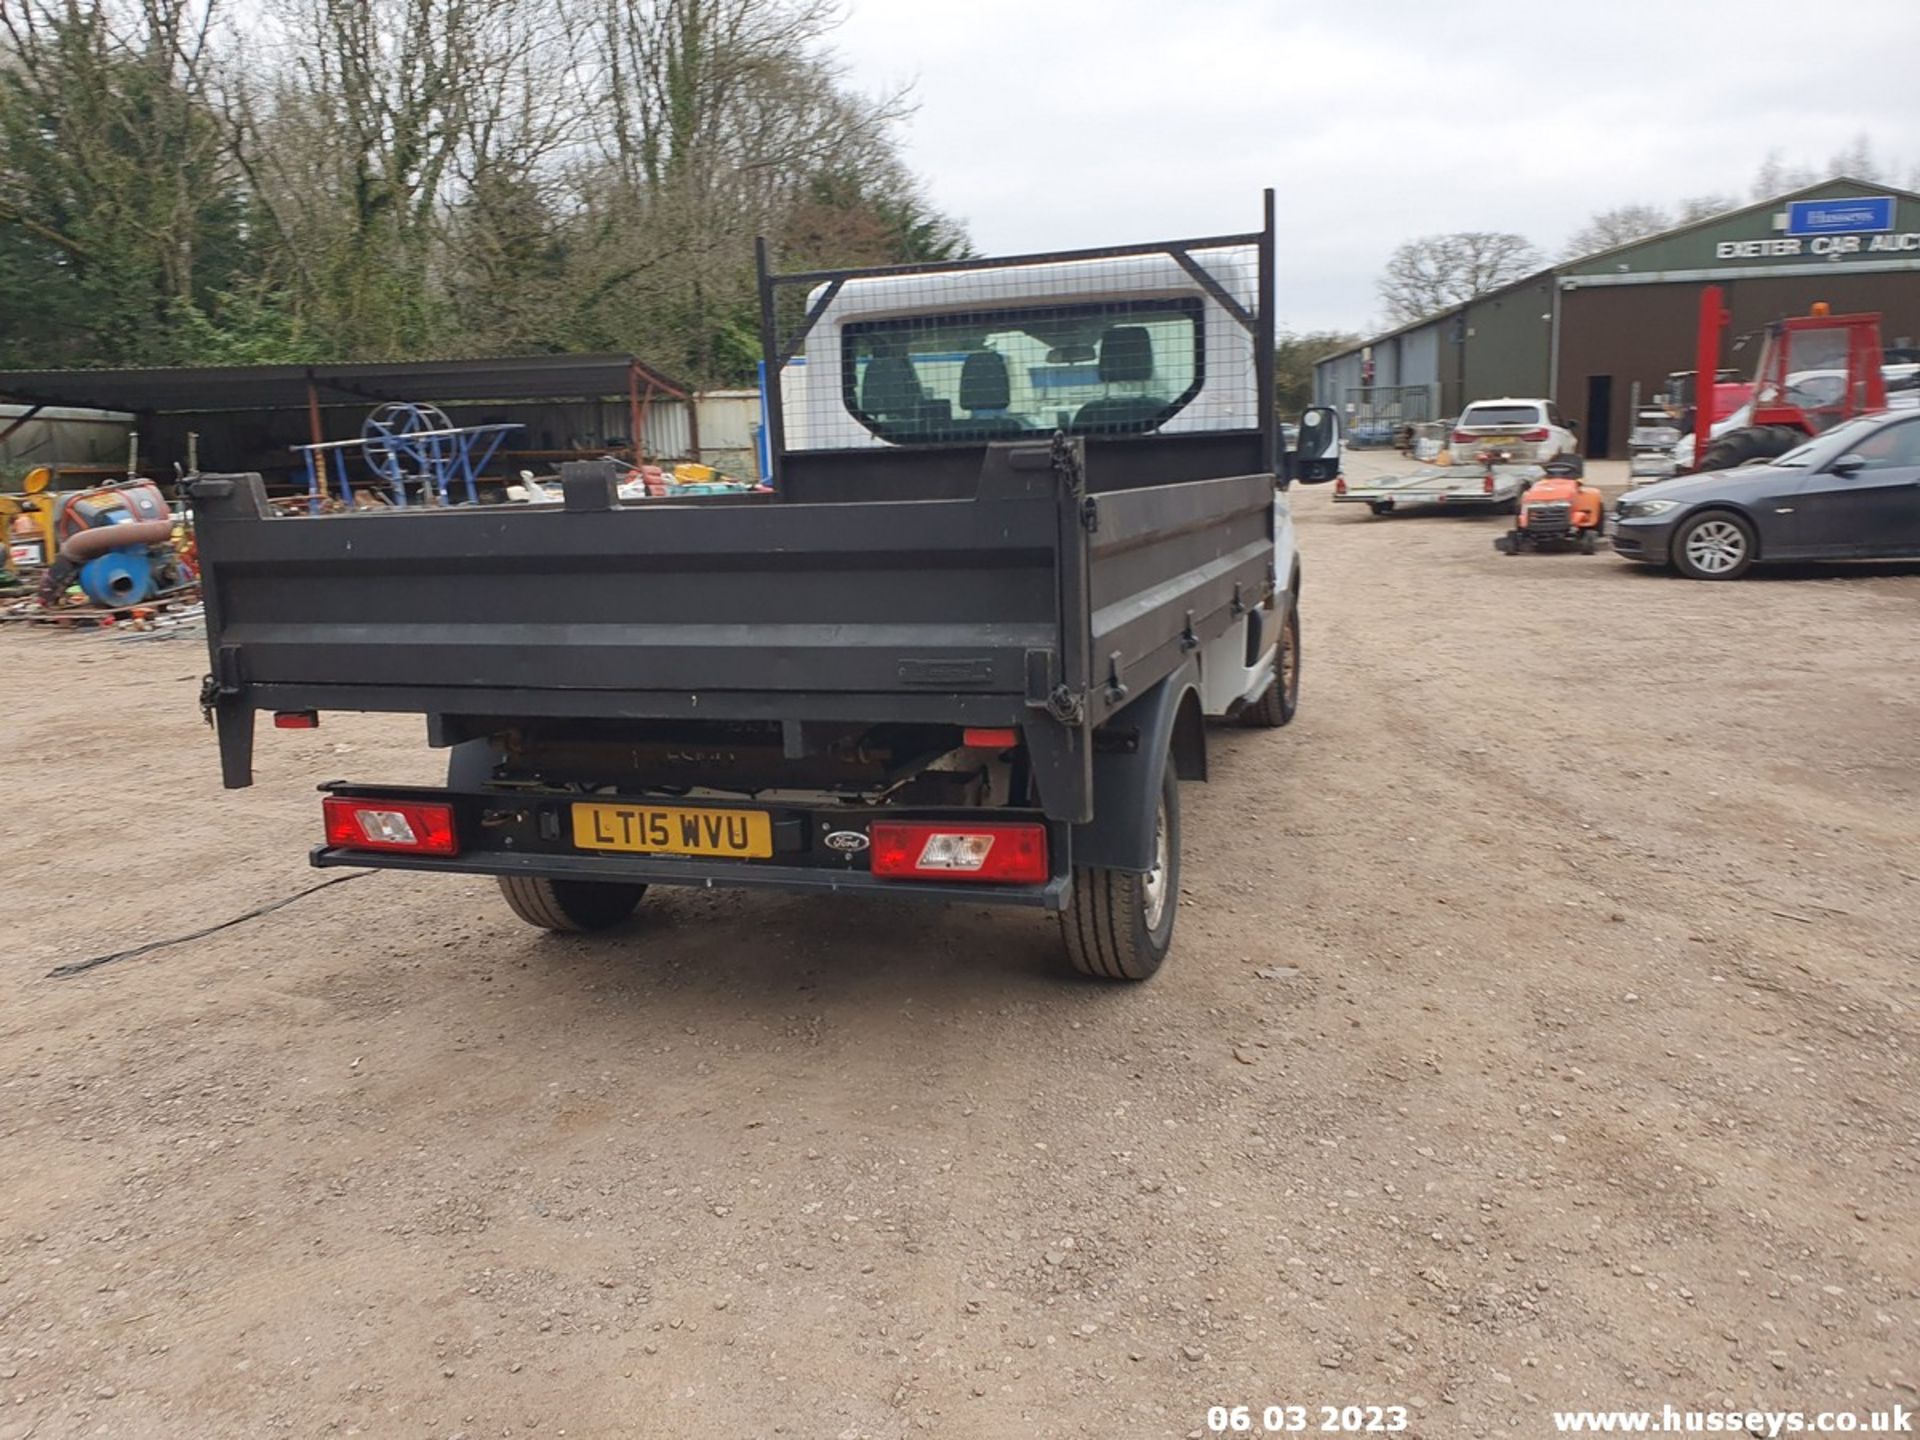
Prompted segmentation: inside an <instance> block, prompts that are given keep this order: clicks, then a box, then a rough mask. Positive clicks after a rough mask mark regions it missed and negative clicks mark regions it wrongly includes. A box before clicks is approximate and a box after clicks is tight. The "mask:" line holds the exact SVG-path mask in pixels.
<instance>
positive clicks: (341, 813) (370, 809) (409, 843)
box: [320, 795, 460, 855]
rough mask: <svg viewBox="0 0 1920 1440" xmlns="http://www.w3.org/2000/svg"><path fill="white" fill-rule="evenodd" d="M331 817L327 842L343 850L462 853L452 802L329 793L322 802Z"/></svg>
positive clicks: (419, 853)
mask: <svg viewBox="0 0 1920 1440" xmlns="http://www.w3.org/2000/svg"><path fill="white" fill-rule="evenodd" d="M320 808H321V810H322V812H323V813H324V814H325V816H326V821H327V844H329V845H332V846H335V847H336V848H338V849H342V850H392V851H400V852H402V853H405V854H408V855H458V854H459V853H460V841H459V839H458V838H457V837H456V836H455V835H454V833H453V807H452V806H451V805H422V804H420V803H419V802H417V801H413V800H378V799H372V800H369V799H360V800H347V799H343V798H341V797H340V796H338V795H329V796H327V798H326V799H324V800H322V801H321V802H320Z"/></svg>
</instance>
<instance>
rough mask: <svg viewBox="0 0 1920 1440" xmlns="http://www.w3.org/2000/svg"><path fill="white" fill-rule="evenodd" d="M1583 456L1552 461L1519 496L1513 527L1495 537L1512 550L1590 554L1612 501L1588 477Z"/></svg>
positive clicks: (1501, 547)
mask: <svg viewBox="0 0 1920 1440" xmlns="http://www.w3.org/2000/svg"><path fill="white" fill-rule="evenodd" d="M1586 473H1587V471H1586V466H1585V465H1584V464H1582V463H1581V460H1580V457H1579V456H1578V455H1562V456H1560V457H1558V458H1557V459H1554V460H1549V461H1548V462H1547V464H1546V467H1545V469H1544V471H1543V473H1542V474H1541V476H1540V478H1539V479H1538V480H1536V481H1534V482H1533V484H1531V485H1529V486H1528V487H1527V491H1526V494H1524V495H1522V496H1521V497H1520V514H1519V518H1517V519H1516V520H1515V521H1514V522H1513V529H1511V530H1509V531H1508V532H1507V533H1506V534H1505V535H1502V536H1500V537H1499V538H1498V539H1496V540H1495V541H1494V542H1493V548H1494V549H1496V550H1504V551H1506V553H1507V554H1509V555H1518V554H1521V553H1522V552H1523V551H1527V550H1578V551H1579V552H1580V553H1581V554H1582V555H1591V554H1593V552H1594V551H1595V550H1596V549H1598V548H1599V546H1600V537H1601V534H1602V533H1603V532H1604V531H1605V529H1606V526H1607V502H1606V500H1605V499H1604V498H1603V497H1602V496H1601V494H1600V492H1599V491H1598V490H1597V489H1595V488H1594V487H1593V486H1591V485H1589V484H1587V482H1586Z"/></svg>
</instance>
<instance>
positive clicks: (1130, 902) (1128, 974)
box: [1060, 755, 1180, 980]
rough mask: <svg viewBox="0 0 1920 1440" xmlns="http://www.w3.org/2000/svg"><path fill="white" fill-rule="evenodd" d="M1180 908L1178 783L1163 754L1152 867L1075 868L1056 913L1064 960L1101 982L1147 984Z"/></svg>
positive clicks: (1167, 945) (1163, 956)
mask: <svg viewBox="0 0 1920 1440" xmlns="http://www.w3.org/2000/svg"><path fill="white" fill-rule="evenodd" d="M1179 909H1180V779H1179V777H1178V776H1177V775H1175V774H1174V772H1173V757H1172V756H1171V755H1169V756H1168V757H1167V766H1166V777H1165V778H1164V779H1163V780H1162V781H1161V782H1160V805H1159V809H1158V811H1157V812H1156V815H1155V820H1154V836H1153V869H1151V870H1149V871H1148V872H1147V873H1146V874H1144V875H1142V874H1140V873H1139V872H1137V871H1133V870H1108V869H1104V868H1095V867H1092V866H1076V867H1075V868H1074V872H1073V900H1072V903H1071V904H1069V905H1068V907H1067V908H1066V910H1065V911H1063V912H1062V913H1061V916H1060V935H1061V939H1062V940H1063V941H1065V943H1066V950H1067V959H1068V961H1069V962H1070V963H1071V964H1072V965H1073V968H1074V969H1075V970H1078V971H1079V972H1080V973H1081V974H1082V975H1091V976H1093V977H1094V978H1095V979H1098V980H1148V979H1151V978H1152V977H1153V974H1154V972H1155V971H1157V970H1158V969H1159V968H1160V964H1161V962H1162V961H1163V960H1165V959H1166V958H1167V951H1168V949H1169V948H1170V947H1171V946H1172V944H1173V922H1174V917H1175V914H1176V913H1177V912H1178V910H1179Z"/></svg>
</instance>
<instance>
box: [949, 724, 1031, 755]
mask: <svg viewBox="0 0 1920 1440" xmlns="http://www.w3.org/2000/svg"><path fill="white" fill-rule="evenodd" d="M960 742H961V743H962V744H963V745H965V746H966V747H967V748H968V749H969V750H1011V749H1013V747H1014V746H1016V745H1018V744H1019V743H1020V732H1019V731H1018V730H1015V729H1013V728H1011V727H1008V728H1005V729H1002V728H1000V727H997V726H994V727H989V726H984V725H969V726H968V727H967V728H966V730H965V732H964V733H962V735H961V737H960Z"/></svg>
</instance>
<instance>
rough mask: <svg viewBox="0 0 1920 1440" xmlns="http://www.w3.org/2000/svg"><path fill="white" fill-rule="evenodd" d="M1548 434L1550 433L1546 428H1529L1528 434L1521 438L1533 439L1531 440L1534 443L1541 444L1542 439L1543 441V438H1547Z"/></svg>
mask: <svg viewBox="0 0 1920 1440" xmlns="http://www.w3.org/2000/svg"><path fill="white" fill-rule="evenodd" d="M1547 434H1548V432H1547V431H1546V430H1544V429H1542V430H1529V431H1527V433H1526V434H1524V435H1522V436H1521V437H1520V438H1521V439H1522V440H1528V441H1531V442H1533V443H1534V444H1536V445H1537V444H1539V443H1540V442H1541V441H1543V440H1545V439H1546V438H1547Z"/></svg>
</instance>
